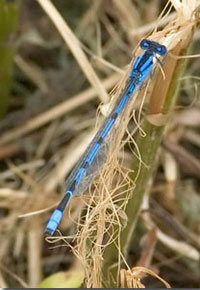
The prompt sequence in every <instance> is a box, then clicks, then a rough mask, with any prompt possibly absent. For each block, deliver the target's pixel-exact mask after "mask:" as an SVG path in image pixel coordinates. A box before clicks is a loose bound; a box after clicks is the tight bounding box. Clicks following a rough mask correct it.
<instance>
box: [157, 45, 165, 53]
mask: <svg viewBox="0 0 200 290" xmlns="http://www.w3.org/2000/svg"><path fill="white" fill-rule="evenodd" d="M156 52H157V53H158V54H159V55H165V54H167V48H166V47H165V46H164V45H159V46H157V47H156Z"/></svg>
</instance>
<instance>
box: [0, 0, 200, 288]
mask: <svg viewBox="0 0 200 290" xmlns="http://www.w3.org/2000/svg"><path fill="white" fill-rule="evenodd" d="M52 3H53V4H54V5H55V7H56V9H58V11H59V12H60V13H61V15H62V17H63V18H64V20H65V21H66V23H67V24H68V26H69V27H70V28H71V29H72V31H73V33H74V34H75V35H76V37H77V38H78V39H79V41H80V42H81V48H82V49H83V51H84V53H85V54H86V55H87V57H88V60H89V62H90V64H91V65H92V67H93V69H94V71H95V72H96V74H97V76H98V78H99V82H100V83H101V84H102V92H104V93H105V94H103V93H101V92H99V94H98V93H97V91H96V90H95V89H94V88H93V87H92V86H91V83H90V82H89V81H88V79H87V78H86V76H85V72H84V68H83V69H80V66H79V64H78V63H77V60H76V59H75V58H74V56H73V55H72V53H71V51H70V50H69V48H68V47H67V46H66V44H65V43H64V41H63V39H62V37H61V35H60V33H59V32H58V31H57V29H56V28H55V26H54V24H53V23H52V21H51V20H50V18H49V17H48V15H46V13H45V11H44V10H43V9H42V8H41V6H40V5H39V4H38V2H37V1H32V0H26V1H21V2H20V1H18V0H15V1H8V0H7V1H6V0H0V95H1V101H0V106H1V107H0V118H1V120H0V134H1V136H0V171H1V174H0V218H1V219H0V286H1V287H23V288H24V287H28V286H29V287H36V286H37V285H39V283H40V282H41V281H42V280H43V279H44V278H45V277H48V276H49V275H51V274H53V273H56V272H59V271H64V272H65V271H68V270H70V269H72V268H73V269H76V267H77V264H78V262H77V260H76V258H75V257H74V256H73V254H72V253H71V251H70V248H69V247H67V246H66V245H65V244H64V243H63V241H60V242H58V243H56V244H53V245H52V244H49V243H47V242H45V239H44V236H43V231H44V228H45V225H46V222H47V220H48V218H49V216H50V213H51V210H52V208H53V206H55V204H56V203H57V202H58V201H59V199H60V197H61V196H62V194H63V182H64V179H65V177H66V176H67V175H68V174H69V172H70V170H71V169H72V167H73V165H74V163H75V162H76V161H77V159H78V156H79V154H80V152H81V150H83V149H82V148H81V147H80V146H79V150H80V152H77V151H75V148H76V147H77V146H78V145H80V144H82V142H85V138H86V137H87V136H88V134H91V130H92V129H94V126H95V124H96V116H97V108H98V106H99V105H100V104H101V103H103V102H107V101H108V99H106V91H107V92H109V91H111V89H112V88H113V87H114V86H115V85H116V84H117V82H119V81H120V79H122V77H123V72H124V71H126V69H127V65H128V64H129V63H130V62H131V59H132V57H133V50H134V48H135V47H136V46H137V45H138V43H139V42H140V40H141V39H143V38H145V37H146V36H147V35H148V34H150V33H151V31H152V30H153V29H154V28H155V26H157V25H158V24H159V28H162V26H163V25H165V24H166V23H168V22H169V21H170V20H171V19H173V17H174V15H175V10H174V9H173V8H172V7H171V8H170V6H169V8H168V9H167V10H166V11H165V12H164V15H165V17H164V18H163V20H162V21H160V20H159V15H160V13H161V12H162V11H163V9H164V7H165V5H166V4H167V1H159V0H149V1H145V0H142V1H141V0H132V1H131V0H125V1H120V0H110V1H108V0H96V1H89V0H82V1H75V0H68V1H66V0H55V1H52ZM199 38H200V34H199V30H197V32H196V33H195V36H194V41H193V44H192V47H191V54H198V53H199V44H200V40H199ZM199 64H200V60H199V58H196V59H191V60H189V61H188V65H187V70H186V74H185V76H184V78H182V79H179V80H178V81H179V82H180V86H181V89H180V93H179V96H178V104H177V107H176V110H175V112H173V117H172V120H171V123H170V125H169V127H170V130H169V135H170V137H171V139H170V138H169V139H168V138H166V140H165V141H164V142H163V144H162V146H161V158H160V161H159V166H158V170H157V172H156V173H155V175H156V176H155V177H154V184H153V186H152V190H151V198H150V205H151V215H152V219H153V220H154V222H155V223H156V224H157V225H158V227H159V228H161V229H162V230H163V231H164V232H165V233H167V234H168V235H169V236H171V237H173V238H174V239H177V240H179V241H183V242H185V243H186V244H188V245H189V246H191V249H194V250H195V251H197V252H199V249H200V241H199V234H200V196H199V186H200V160H199V156H200V135H199V134H200V100H199ZM86 69H87V68H86ZM104 90H105V91H104ZM102 96H103V97H102ZM130 126H131V124H130ZM170 140H173V142H170ZM126 153H127V156H128V157H127V160H128V159H129V158H131V152H129V151H128V148H127V152H126ZM73 156H74V158H73ZM127 162H128V161H127ZM127 164H128V163H127ZM82 206H83V204H82V203H81V202H80V204H79V199H75V201H72V204H71V206H70V209H71V210H70V214H71V215H70V218H69V216H68V213H66V218H65V219H64V220H63V222H62V224H61V230H62V233H63V235H67V236H72V237H73V235H74V234H75V232H76V230H77V229H76V223H75V222H74V221H76V220H77V218H78V216H79V214H80V210H81V208H82ZM48 208H50V209H49V210H48ZM40 210H41V212H38V211H40ZM31 212H38V213H37V214H35V215H30V216H28V215H27V216H23V215H24V214H28V213H31ZM19 216H21V217H19ZM143 223H144V221H142V220H139V222H138V225H137V228H136V231H135V238H134V243H133V245H132V248H131V249H130V253H129V260H130V265H131V266H134V265H136V264H137V262H138V261H140V259H141V256H142V254H144V249H146V247H147V248H148V249H149V248H150V249H151V250H149V251H150V252H151V253H152V252H153V254H152V256H153V258H152V259H151V265H150V268H151V269H153V270H154V271H155V272H156V273H157V274H159V275H160V276H161V277H162V278H163V279H165V280H166V281H168V282H169V283H170V284H171V285H172V286H173V287H179V288H182V287H190V288H192V287H199V286H200V285H199V278H200V276H199V274H200V273H199V260H198V258H196V256H195V255H194V257H193V258H192V257H190V258H189V257H186V256H184V255H180V254H177V253H176V252H174V251H173V250H171V249H170V246H169V247H164V246H163V244H161V243H160V242H159V241H157V239H156V237H155V236H154V235H153V234H152V233H150V234H149V235H150V237H152V238H150V237H149V239H146V241H147V242H146V243H147V245H148V246H145V243H144V242H143V243H142V240H143V239H144V236H145V234H146V232H145V230H144V226H143ZM152 239H153V241H152ZM68 241H69V242H70V243H72V244H73V243H74V241H73V239H69V240H68ZM155 244H156V246H155ZM195 253H196V252H195ZM149 255H150V254H149ZM191 256H192V255H191ZM145 285H147V287H148V288H153V287H161V284H160V283H159V282H158V281H156V280H155V278H154V279H153V278H150V277H148V278H146V280H145ZM79 286H80V285H79Z"/></svg>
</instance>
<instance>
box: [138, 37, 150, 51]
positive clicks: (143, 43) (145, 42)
mask: <svg viewBox="0 0 200 290" xmlns="http://www.w3.org/2000/svg"><path fill="white" fill-rule="evenodd" d="M149 46H150V44H149V41H148V40H147V39H143V40H142V41H141V42H140V47H141V48H142V49H148V48H149Z"/></svg>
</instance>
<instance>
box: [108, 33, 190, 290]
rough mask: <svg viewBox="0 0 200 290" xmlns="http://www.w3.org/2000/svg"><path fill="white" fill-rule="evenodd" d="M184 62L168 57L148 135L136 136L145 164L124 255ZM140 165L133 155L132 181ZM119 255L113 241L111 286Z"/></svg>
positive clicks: (178, 50) (123, 238)
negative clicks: (114, 265)
mask: <svg viewBox="0 0 200 290" xmlns="http://www.w3.org/2000/svg"><path fill="white" fill-rule="evenodd" d="M188 39H189V38H188ZM189 40H190V39H189ZM188 43H189V41H188ZM188 43H187V44H184V45H183V43H181V44H178V45H177V46H176V47H175V48H174V49H173V51H171V53H173V54H175V55H182V54H185V52H186V49H187V47H188ZM183 64H184V61H183V60H179V61H178V60H177V59H175V58H172V57H171V56H170V55H168V56H167V57H166V59H165V65H164V67H163V70H164V73H165V77H166V78H165V80H163V77H162V75H161V74H158V77H157V80H156V83H155V86H154V90H153V93H152V96H153V97H152V99H151V101H150V104H149V109H148V112H147V115H146V118H145V120H144V122H143V124H142V129H143V131H144V132H145V134H146V136H145V137H143V136H141V135H140V134H138V136H137V139H136V144H137V146H138V149H139V151H140V154H141V157H142V161H143V164H142V165H141V168H140V172H139V175H138V177H137V180H136V181H135V184H136V187H135V190H134V193H133V195H132V197H131V199H130V200H129V202H128V205H127V207H126V210H125V212H126V215H127V225H126V227H125V228H124V230H123V231H122V232H121V234H120V246H121V250H122V254H123V255H124V256H125V257H126V256H127V253H128V249H129V248H130V245H131V239H132V237H133V231H134V228H135V225H136V223H137V219H138V216H139V213H140V209H141V206H142V202H143V198H144V195H145V193H146V192H148V191H149V188H150V186H151V180H152V178H151V177H152V172H153V171H154V169H155V168H156V164H157V159H158V158H157V157H158V153H159V148H160V144H161V142H162V140H163V138H164V136H165V132H166V127H167V124H168V123H169V119H170V118H169V115H170V113H171V111H172V109H173V108H174V104H175V103H176V99H177V94H178V90H179V85H178V84H179V82H178V78H179V77H180V76H181V75H182V73H183V72H184V69H183ZM144 164H145V165H144ZM139 166H140V161H139V160H138V159H136V158H134V163H133V168H132V169H133V172H134V174H133V180H135V178H136V174H137V173H138V170H139ZM118 255H119V254H118V249H117V247H116V245H115V244H114V243H112V244H111V245H109V246H108V247H107V248H106V249H105V253H104V268H103V272H104V282H105V284H107V285H106V286H108V287H114V286H115V287H116V286H119V285H117V282H116V280H117V279H116V277H118V274H117V273H118V272H117V271H118V270H119V269H118V268H119V265H117V261H118ZM115 263H116V265H117V266H116V267H113V266H112V265H113V264H115ZM111 266H112V268H111ZM109 269H112V270H109ZM108 281H109V282H108ZM110 281H112V282H110ZM108 284H109V285H108Z"/></svg>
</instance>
